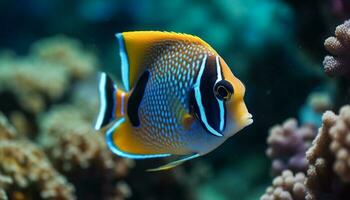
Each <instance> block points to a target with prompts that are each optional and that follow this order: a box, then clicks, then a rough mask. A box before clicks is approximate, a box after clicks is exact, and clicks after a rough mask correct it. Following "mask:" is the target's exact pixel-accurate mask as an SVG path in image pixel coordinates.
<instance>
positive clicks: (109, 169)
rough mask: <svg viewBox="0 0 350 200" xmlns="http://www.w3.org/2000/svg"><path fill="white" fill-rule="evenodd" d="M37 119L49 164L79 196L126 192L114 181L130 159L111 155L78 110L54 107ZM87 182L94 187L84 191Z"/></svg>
mask: <svg viewBox="0 0 350 200" xmlns="http://www.w3.org/2000/svg"><path fill="white" fill-rule="evenodd" d="M41 119H42V121H41V122H40V124H41V125H42V127H41V129H42V130H41V132H42V133H41V134H40V135H39V140H40V143H41V144H42V145H43V147H44V149H45V151H46V152H47V155H48V157H49V158H50V160H51V161H52V163H53V165H54V166H55V167H56V168H57V169H58V170H59V171H60V172H62V173H63V174H65V175H66V176H67V178H68V180H70V181H71V182H72V183H73V184H74V185H75V186H76V190H77V193H78V196H79V197H80V198H83V199H91V198H92V199H93V198H101V197H103V198H105V199H107V198H121V197H123V196H118V195H124V193H123V192H121V191H128V190H125V188H126V187H127V185H126V184H123V182H118V181H119V180H120V179H122V178H124V177H125V176H126V175H127V173H128V171H129V169H130V168H131V167H132V166H133V162H132V161H131V160H127V159H123V158H120V157H118V156H116V155H113V154H112V153H111V151H109V150H108V148H107V146H106V144H105V141H104V139H103V137H102V136H101V135H100V133H99V132H96V131H94V130H93V129H92V126H91V123H90V122H89V120H86V117H85V115H84V113H83V112H81V111H80V109H78V108H77V107H75V106H72V105H61V106H54V107H53V108H52V109H51V110H50V111H48V112H47V113H46V114H44V115H43V116H41ZM90 184H95V185H96V186H95V187H94V188H93V189H91V190H86V187H87V186H88V185H90ZM113 185H115V186H114V188H113V187H112V188H111V186H113ZM97 186H98V187H97ZM120 188H124V189H120ZM126 193H127V195H128V194H129V192H126Z"/></svg>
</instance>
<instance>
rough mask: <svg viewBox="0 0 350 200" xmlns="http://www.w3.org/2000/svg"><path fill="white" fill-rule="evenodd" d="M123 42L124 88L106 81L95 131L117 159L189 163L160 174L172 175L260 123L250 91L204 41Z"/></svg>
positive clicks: (140, 34)
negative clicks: (256, 121) (168, 159)
mask: <svg viewBox="0 0 350 200" xmlns="http://www.w3.org/2000/svg"><path fill="white" fill-rule="evenodd" d="M116 37H117V39H118V43H119V50H120V51H119V52H120V57H121V62H122V63H121V70H122V72H121V76H122V83H123V87H122V89H121V88H118V87H117V85H116V84H115V83H114V82H113V80H112V79H111V78H110V77H109V76H108V75H107V74H106V73H102V74H101V77H100V82H99V93H100V110H99V114H98V117H97V120H96V124H95V129H97V130H99V129H101V130H102V131H104V132H105V133H106V141H107V144H108V147H109V148H110V150H111V151H112V152H114V153H115V154H117V155H119V156H122V157H127V158H132V159H145V158H158V157H168V156H173V155H178V156H179V155H182V156H184V157H183V158H181V159H179V160H176V161H174V162H171V163H169V164H167V165H164V166H161V167H158V168H156V169H153V171H155V170H163V169H169V168H171V167H174V166H176V165H179V164H181V163H182V162H184V161H187V160H190V159H193V158H196V157H199V156H202V155H205V154H207V153H208V152H211V151H212V150H214V149H215V148H217V147H218V146H219V145H221V144H222V143H223V142H224V141H225V140H226V139H228V138H229V137H231V136H232V135H234V134H235V133H236V132H238V131H239V130H241V129H242V128H244V127H246V126H248V125H250V124H251V123H252V122H253V119H252V115H251V114H250V113H249V112H248V110H247V108H246V105H245V103H244V100H243V97H244V93H245V87H244V85H243V84H242V83H241V81H240V80H239V79H237V78H236V77H235V76H234V75H233V73H232V72H231V70H230V68H229V67H228V66H227V64H226V63H225V61H224V60H223V59H222V58H221V57H220V56H219V55H218V53H217V52H216V51H215V50H214V49H213V48H212V47H211V46H210V45H209V44H207V43H206V42H204V41H203V40H201V39H200V38H198V37H196V36H192V35H188V34H179V33H173V32H159V31H136V32H123V33H119V34H116Z"/></svg>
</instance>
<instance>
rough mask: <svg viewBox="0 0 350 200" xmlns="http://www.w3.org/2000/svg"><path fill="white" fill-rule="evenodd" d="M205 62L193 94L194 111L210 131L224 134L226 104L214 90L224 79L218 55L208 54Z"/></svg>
mask: <svg viewBox="0 0 350 200" xmlns="http://www.w3.org/2000/svg"><path fill="white" fill-rule="evenodd" d="M203 62H205V63H203V64H202V66H201V69H200V70H199V73H198V75H197V81H196V84H195V88H194V91H193V93H192V94H191V104H192V108H193V112H194V113H195V115H196V116H197V117H198V118H199V119H200V122H201V123H202V125H203V126H204V127H205V128H206V129H207V130H208V131H209V132H210V133H212V134H214V135H216V136H222V132H223V130H224V128H225V121H226V120H225V119H226V118H225V105H224V102H223V101H222V100H219V99H217V97H216V96H215V94H214V90H213V89H214V86H215V84H216V83H217V82H218V81H220V80H221V79H222V71H221V66H220V64H219V63H218V57H216V56H208V57H207V59H206V60H204V61H203ZM203 68H204V69H203ZM194 102H195V103H194Z"/></svg>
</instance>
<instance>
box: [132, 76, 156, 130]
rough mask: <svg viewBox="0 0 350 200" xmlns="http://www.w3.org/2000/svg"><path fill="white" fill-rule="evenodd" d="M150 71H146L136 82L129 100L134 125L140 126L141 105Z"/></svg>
mask: <svg viewBox="0 0 350 200" xmlns="http://www.w3.org/2000/svg"><path fill="white" fill-rule="evenodd" d="M149 75H150V72H149V71H145V72H144V73H143V74H142V75H141V77H140V78H139V80H138V81H137V82H136V85H135V87H134V89H133V91H132V92H131V95H130V97H129V100H128V105H127V113H128V117H129V120H130V122H131V124H132V125H133V126H134V127H138V126H140V118H139V107H140V104H141V101H142V98H143V95H144V93H145V89H146V85H147V83H148V78H149Z"/></svg>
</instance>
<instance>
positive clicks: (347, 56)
mask: <svg viewBox="0 0 350 200" xmlns="http://www.w3.org/2000/svg"><path fill="white" fill-rule="evenodd" d="M324 46H325V48H326V49H327V50H328V51H329V52H330V53H331V54H332V55H333V56H326V57H325V59H324V61H323V65H324V71H325V72H326V73H327V74H328V75H330V76H337V75H344V76H350V20H348V21H345V22H344V23H343V24H341V25H339V26H337V28H336V29H335V37H329V38H327V39H326V41H325V42H324Z"/></svg>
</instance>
